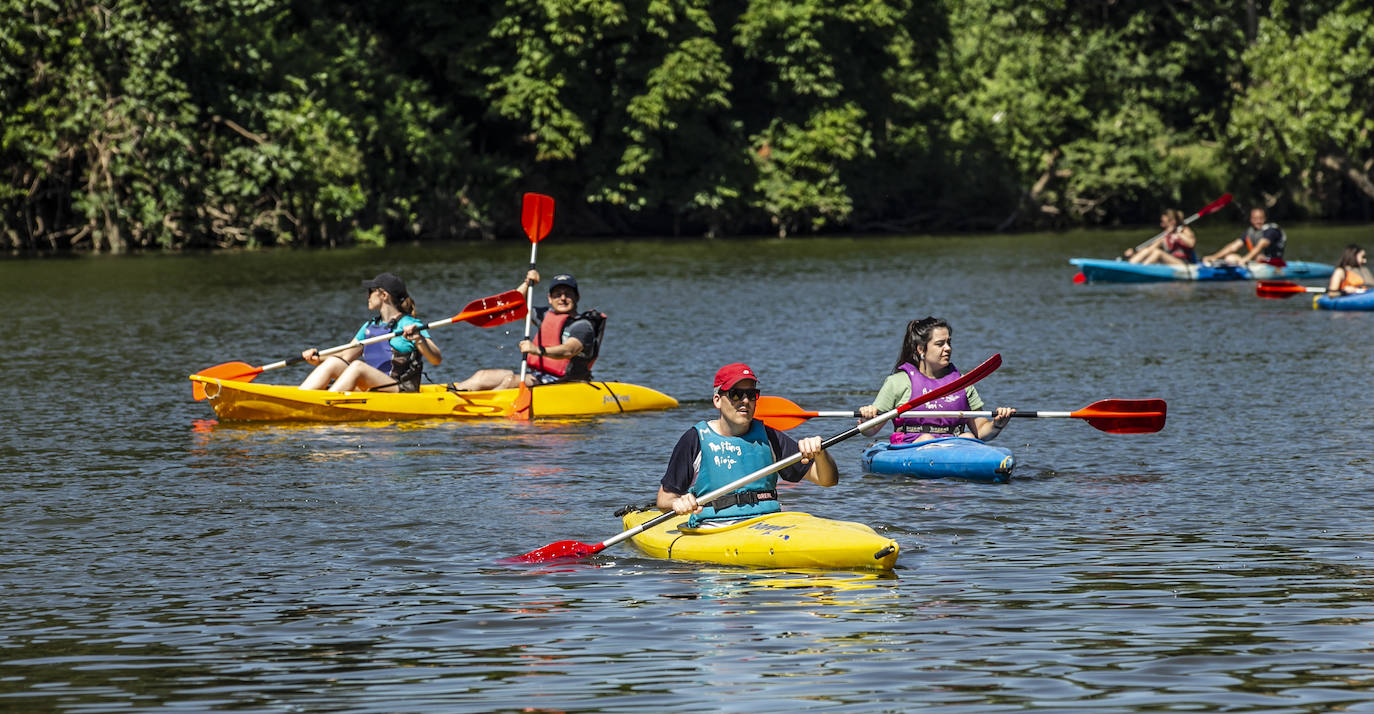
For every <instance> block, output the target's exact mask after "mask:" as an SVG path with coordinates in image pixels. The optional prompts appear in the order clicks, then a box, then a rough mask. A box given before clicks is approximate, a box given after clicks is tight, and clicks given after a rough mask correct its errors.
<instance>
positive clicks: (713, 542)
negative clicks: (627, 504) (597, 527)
mask: <svg viewBox="0 0 1374 714" xmlns="http://www.w3.org/2000/svg"><path fill="white" fill-rule="evenodd" d="M658 515H660V512H659V511H654V510H649V511H631V512H629V513H626V514H625V515H624V516H623V518H622V521H623V524H624V526H625V529H626V530H629V529H631V528H634V527H635V526H637V525H639V524H641V523H644V522H645V521H648V520H650V519H652V518H655V517H657V516H658ZM686 521H687V516H678V517H676V518H673V519H671V520H669V521H667V522H666V523H663V524H662V525H658V526H655V527H653V528H650V529H648V530H646V531H644V532H643V533H640V534H638V535H636V536H634V537H632V538H631V539H630V541H631V542H632V543H634V545H635V547H636V548H638V549H639V550H640V551H642V552H643V553H644V554H645V555H649V556H652V557H655V558H665V559H668V560H690V561H695V562H700V563H717V564H720V565H742V566H749V567H755V568H806V569H816V570H892V568H893V567H894V566H895V565H896V564H897V555H898V551H899V550H900V547H899V546H898V545H897V541H895V540H892V539H891V538H887V537H884V536H881V535H879V534H878V533H877V532H875V531H874V530H873V529H872V528H869V527H868V526H866V525H864V524H862V523H854V522H851V521H832V520H830V519H828V518H818V517H816V516H813V515H810V514H808V513H802V512H800V511H782V512H779V513H769V514H767V515H763V516H758V517H756V518H750V519H748V520H745V521H740V522H739V523H732V524H730V525H728V526H723V527H720V528H703V529H688V528H687V527H686Z"/></svg>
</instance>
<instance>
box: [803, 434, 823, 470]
mask: <svg viewBox="0 0 1374 714" xmlns="http://www.w3.org/2000/svg"><path fill="white" fill-rule="evenodd" d="M797 450H798V451H800V452H801V455H802V459H801V462H802V463H803V464H809V463H811V462H812V461H815V460H816V457H817V456H820V454H821V452H822V451H824V449H822V448H821V437H819V436H808V437H806V438H805V439H802V440H801V441H798V442H797Z"/></svg>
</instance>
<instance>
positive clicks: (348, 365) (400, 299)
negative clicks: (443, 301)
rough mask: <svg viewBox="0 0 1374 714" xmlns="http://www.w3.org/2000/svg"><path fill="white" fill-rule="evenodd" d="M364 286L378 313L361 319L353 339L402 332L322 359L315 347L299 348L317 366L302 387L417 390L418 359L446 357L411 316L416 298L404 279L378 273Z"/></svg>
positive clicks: (371, 307) (369, 302) (437, 360)
mask: <svg viewBox="0 0 1374 714" xmlns="http://www.w3.org/2000/svg"><path fill="white" fill-rule="evenodd" d="M363 287H364V288H367V309H369V310H375V311H376V312H377V317H375V318H373V319H371V320H369V321H367V322H366V323H364V324H363V326H362V327H361V328H359V330H358V333H357V334H356V335H354V336H353V341H354V342H361V341H363V340H365V339H367V338H369V337H376V336H378V335H383V334H387V333H394V332H396V331H397V330H400V331H401V332H402V334H400V335H397V336H395V337H392V338H391V339H389V340H382V341H378V342H374V343H372V344H370V345H366V346H363V345H358V346H357V347H353V348H350V349H347V350H344V351H343V352H339V353H337V354H332V355H330V356H328V357H325V358H323V359H322V358H321V357H320V351H319V350H318V349H315V348H314V347H312V348H310V349H308V350H306V351H304V352H302V353H301V357H302V358H304V359H305V361H306V362H309V363H310V364H313V365H315V369H314V371H312V372H311V373H310V376H308V377H306V378H305V381H304V382H301V389H325V388H326V387H327V388H329V390H330V391H332V392H345V391H369V390H370V391H374V392H415V391H419V389H420V375H421V372H422V371H423V369H424V365H423V364H421V362H420V358H421V357H423V358H424V359H425V360H426V361H428V362H429V363H430V364H433V365H438V364H439V363H440V362H442V361H444V357H443V355H442V354H440V352H439V346H438V345H436V344H434V341H433V340H431V339H430V338H429V330H427V329H425V323H424V322H421V321H420V319H419V318H417V317H415V301H414V300H412V299H411V297H410V293H408V292H406V284H405V282H403V281H402V280H401V279H400V278H398V277H396V276H395V275H392V274H391V273H382V274H380V275H378V276H377V277H375V278H373V279H371V280H364V281H363Z"/></svg>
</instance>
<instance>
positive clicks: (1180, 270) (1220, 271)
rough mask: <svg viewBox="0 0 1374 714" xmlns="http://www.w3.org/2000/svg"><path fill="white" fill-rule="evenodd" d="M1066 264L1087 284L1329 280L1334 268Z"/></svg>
mask: <svg viewBox="0 0 1374 714" xmlns="http://www.w3.org/2000/svg"><path fill="white" fill-rule="evenodd" d="M1069 262H1070V263H1072V264H1073V265H1076V266H1078V269H1079V270H1080V271H1082V272H1083V277H1085V278H1087V279H1088V282H1090V283H1161V282H1168V281H1173V280H1197V281H1219V280H1275V279H1279V278H1284V279H1290V280H1306V279H1320V278H1329V277H1331V273H1332V271H1334V270H1335V269H1336V266H1334V265H1327V264H1326V263H1309V262H1307V261H1305V260H1294V261H1290V262H1289V263H1288V264H1287V265H1285V266H1283V267H1281V268H1280V267H1278V266H1274V265H1270V264H1268V263H1246V264H1245V265H1227V264H1224V263H1221V264H1217V265H1203V264H1201V263H1194V264H1192V265H1177V266H1175V265H1159V264H1155V265H1137V264H1135V263H1128V262H1126V261H1124V260H1098V259H1096V258H1070V259H1069Z"/></svg>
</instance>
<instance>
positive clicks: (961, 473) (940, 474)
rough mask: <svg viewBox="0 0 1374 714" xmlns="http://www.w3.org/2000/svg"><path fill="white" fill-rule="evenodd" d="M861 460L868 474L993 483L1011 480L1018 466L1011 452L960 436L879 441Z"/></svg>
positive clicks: (865, 450)
mask: <svg viewBox="0 0 1374 714" xmlns="http://www.w3.org/2000/svg"><path fill="white" fill-rule="evenodd" d="M860 460H861V461H862V463H863V468H864V471H865V472H866V473H873V474H891V475H899V476H915V477H918V478H961V479H968V480H971V481H988V482H992V483H1006V482H1007V481H1009V480H1010V479H1011V470H1012V467H1014V466H1015V465H1016V459H1015V458H1014V457H1012V455H1011V450H1010V449H1005V448H1002V447H1000V446H992V445H991V444H987V443H985V442H982V441H979V440H977V439H966V438H963V437H958V436H951V437H944V438H940V439H931V440H929V441H922V442H919V443H916V444H890V443H887V442H879V443H877V444H874V445H872V446H870V447H868V448H867V449H864V452H863V455H862V456H861V457H860Z"/></svg>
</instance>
